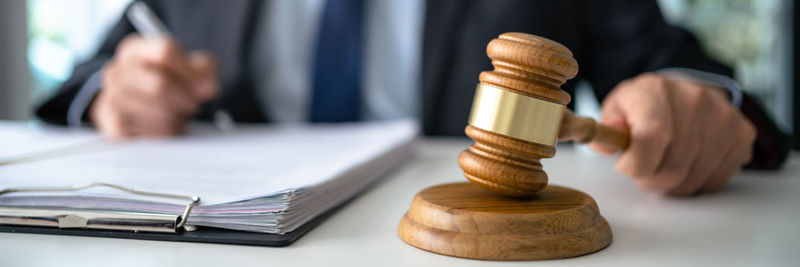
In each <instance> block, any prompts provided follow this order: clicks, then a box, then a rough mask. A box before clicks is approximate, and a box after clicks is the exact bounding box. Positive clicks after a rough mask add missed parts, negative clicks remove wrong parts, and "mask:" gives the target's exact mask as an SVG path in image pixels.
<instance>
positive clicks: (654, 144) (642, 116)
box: [608, 75, 673, 177]
mask: <svg viewBox="0 0 800 267" xmlns="http://www.w3.org/2000/svg"><path fill="white" fill-rule="evenodd" d="M651 76H652V75H651ZM645 78H646V79H640V80H639V81H637V82H633V83H630V85H628V86H627V87H622V88H619V89H623V90H625V91H621V92H620V95H619V97H618V101H614V102H612V103H609V104H611V105H616V107H610V108H609V109H608V110H610V111H612V112H619V114H612V115H611V116H619V117H622V118H623V119H624V120H625V123H626V124H627V125H629V128H630V135H631V144H630V146H629V147H628V149H627V150H626V151H625V152H624V153H622V155H621V156H620V157H619V159H618V160H617V163H616V168H617V169H618V170H620V171H621V172H623V173H626V174H628V175H630V176H632V177H649V176H652V175H653V174H654V173H655V172H656V170H657V168H658V167H659V165H660V164H661V161H662V160H663V159H664V156H665V153H666V150H667V147H668V146H669V144H670V143H671V142H672V138H673V136H672V131H673V125H672V121H673V120H672V110H671V107H670V105H669V104H667V103H666V102H667V101H665V100H666V99H667V97H668V90H666V88H665V85H664V80H663V79H657V78H654V77H645ZM623 92H624V94H623Z"/></svg>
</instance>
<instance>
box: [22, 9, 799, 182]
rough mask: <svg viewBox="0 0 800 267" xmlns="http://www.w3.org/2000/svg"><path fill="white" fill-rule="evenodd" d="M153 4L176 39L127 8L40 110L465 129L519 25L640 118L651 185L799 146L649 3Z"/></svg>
mask: <svg viewBox="0 0 800 267" xmlns="http://www.w3.org/2000/svg"><path fill="white" fill-rule="evenodd" d="M146 2H147V4H148V5H149V6H150V7H152V8H153V10H154V11H155V13H156V14H157V15H158V16H159V17H160V18H162V19H163V20H164V22H165V24H166V27H167V28H169V29H170V31H171V32H172V36H171V38H155V39H153V38H143V37H141V36H138V35H136V34H135V33H134V29H133V27H132V26H131V25H130V23H129V22H128V21H127V20H125V19H122V20H120V22H119V23H118V24H117V25H116V26H115V27H114V28H113V29H112V30H111V32H110V33H109V34H108V37H107V39H106V40H105V42H104V43H103V44H102V46H101V48H100V50H99V52H98V53H97V55H96V56H95V57H94V58H92V59H91V60H89V61H88V62H85V63H83V64H81V65H79V66H78V67H77V68H76V69H75V71H74V73H73V75H72V77H71V78H70V79H69V80H68V81H67V82H65V83H64V84H63V85H62V86H61V88H60V90H59V93H58V94H57V95H56V96H55V97H53V98H52V99H51V100H49V101H48V102H47V103H45V104H44V105H42V106H41V107H40V108H39V109H38V111H37V115H38V116H39V117H40V118H42V119H43V120H45V121H48V122H52V123H59V124H78V123H80V122H81V121H85V122H89V123H92V124H93V125H94V126H95V127H97V128H98V130H99V131H100V132H102V133H103V134H105V135H108V136H135V135H174V134H178V133H180V132H181V131H182V130H183V128H184V126H185V125H186V123H187V122H188V121H189V120H190V119H192V118H199V119H209V118H210V117H211V116H212V111H213V110H212V109H213V108H212V106H216V107H221V108H222V109H224V110H226V111H227V112H228V113H229V114H230V116H231V117H232V118H233V119H234V120H235V121H241V122H282V121H312V122H336V121H352V120H364V119H390V118H397V117H419V118H420V119H421V121H422V123H423V130H424V132H425V134H428V135H461V134H463V127H464V126H465V122H466V119H467V116H468V114H469V108H470V105H471V101H472V97H473V93H474V88H475V84H476V82H477V76H478V73H479V72H481V71H483V70H488V69H491V65H490V62H489V60H488V59H487V58H486V55H485V45H486V44H487V42H488V41H489V40H491V39H492V38H495V37H496V36H497V35H498V34H500V33H503V32H510V31H517V32H526V33H532V34H536V35H540V36H544V37H547V38H549V39H552V40H555V41H557V42H560V43H562V44H564V45H565V46H566V47H568V48H569V49H570V50H571V51H572V52H573V53H574V55H575V58H576V59H577V60H578V63H579V64H580V68H581V70H580V72H579V74H578V77H577V78H575V79H573V80H571V81H570V82H568V83H567V84H565V85H564V87H563V89H564V90H566V91H567V92H570V93H573V92H574V87H575V81H577V80H581V79H585V80H587V81H588V82H589V83H590V84H591V85H592V87H593V88H594V90H595V94H596V95H597V96H598V97H599V98H600V99H604V103H603V112H602V116H603V117H602V120H603V122H604V123H607V124H610V125H613V126H615V127H621V128H626V129H627V130H629V131H630V133H631V137H632V142H631V145H630V148H629V149H628V150H626V151H624V152H623V153H622V154H621V155H620V157H619V158H618V160H617V165H616V167H617V169H618V170H620V171H621V172H623V173H626V174H628V175H629V176H631V177H633V178H634V181H636V182H637V184H639V185H641V186H642V187H645V188H649V189H653V190H656V191H660V192H664V193H670V194H676V195H689V194H695V193H698V192H711V191H716V190H719V189H720V188H721V187H722V186H723V185H724V184H725V183H726V182H727V181H728V180H729V179H730V177H731V176H733V175H734V174H735V173H736V172H738V171H739V169H740V168H741V167H742V166H743V165H745V164H747V163H748V162H749V163H750V164H751V165H752V166H756V167H773V168H774V167H776V166H779V165H780V163H781V162H782V161H783V159H785V157H786V153H787V151H788V148H789V146H788V142H789V141H787V139H786V137H785V136H784V135H782V134H781V133H780V132H779V131H778V130H777V128H776V127H775V126H774V124H773V123H772V122H771V121H770V120H769V119H768V118H767V117H766V116H765V115H764V113H763V111H762V110H761V109H759V108H758V107H757V106H755V105H754V104H753V102H752V101H751V100H750V98H749V97H747V96H746V95H742V94H741V91H740V90H739V89H738V87H737V86H736V84H735V82H733V81H732V80H731V79H730V78H729V77H730V76H731V75H732V73H731V70H730V69H729V68H728V67H725V66H723V65H721V64H719V63H717V62H715V61H714V60H712V59H710V58H709V57H708V56H707V55H706V54H705V53H703V52H702V51H701V49H700V48H699V46H698V44H697V41H696V40H695V39H694V38H693V37H692V36H691V35H690V34H689V33H687V32H686V31H684V30H681V29H678V28H675V27H672V26H670V25H667V24H666V23H665V22H664V21H663V19H662V17H661V14H660V11H659V9H658V6H657V4H656V3H655V1H633V0H631V1H624V0H620V1H578V0H575V1H495V0H464V1H457V0H443V1H428V2H426V3H423V2H422V0H416V1H413V0H409V1H363V0H327V1H321V0H305V1H280V0H275V1H257V0H242V1H210V0H209V1H195V0H178V1H146ZM423 14H424V17H423ZM420 70H421V71H420ZM209 102H214V103H215V104H214V105H208V104H207V103H209ZM420 104H421V107H420ZM593 147H594V148H595V149H596V150H598V151H599V152H601V153H613V152H614V151H613V150H610V149H608V148H604V147H600V146H597V145H593Z"/></svg>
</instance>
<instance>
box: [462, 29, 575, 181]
mask: <svg viewBox="0 0 800 267" xmlns="http://www.w3.org/2000/svg"><path fill="white" fill-rule="evenodd" d="M486 53H487V54H488V55H489V58H491V59H492V65H494V70H491V71H484V72H482V73H481V74H480V83H479V84H478V87H477V89H476V92H475V100H474V102H473V104H472V112H471V114H470V119H469V125H468V126H467V128H466V130H465V131H466V134H467V136H469V137H470V138H472V139H473V140H475V143H474V144H473V145H472V146H470V147H469V148H468V149H467V150H464V152H462V153H461V155H459V158H458V163H459V166H461V169H462V170H464V176H466V177H467V179H469V180H470V181H471V182H472V183H474V184H477V185H479V186H481V187H483V188H485V189H488V190H490V191H494V192H497V193H500V194H503V195H509V196H529V195H532V194H534V193H536V192H537V191H539V190H542V189H544V188H545V186H547V174H546V173H545V172H544V171H543V170H542V164H541V163H540V162H539V160H540V159H541V158H549V157H553V156H554V155H555V152H556V150H555V143H556V141H557V138H558V132H559V127H560V125H561V119H562V117H563V115H564V110H565V109H566V104H567V103H569V101H570V96H569V94H567V93H566V92H564V91H562V90H561V89H560V88H559V87H560V86H561V85H562V84H564V82H566V81H567V80H568V79H571V78H573V77H575V75H576V74H577V73H578V63H577V62H576V61H575V59H574V58H573V57H572V52H570V51H569V49H567V48H566V47H564V46H563V45H561V44H559V43H556V42H554V41H551V40H549V39H546V38H542V37H539V36H535V35H530V34H525V33H504V34H501V35H500V36H499V37H498V38H496V39H494V40H492V41H491V42H489V45H488V47H487V48H486Z"/></svg>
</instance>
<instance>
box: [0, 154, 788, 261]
mask: <svg viewBox="0 0 800 267" xmlns="http://www.w3.org/2000/svg"><path fill="white" fill-rule="evenodd" d="M468 145H469V142H468V141H467V140H466V139H433V140H431V139H428V140H425V141H423V142H421V143H420V144H419V148H420V149H419V153H418V155H417V157H416V158H415V159H414V160H413V161H412V162H410V163H409V164H407V165H405V166H403V167H402V168H400V169H398V170H397V171H395V172H394V173H393V174H392V175H390V176H389V177H387V179H386V180H384V181H383V182H381V183H380V184H378V185H377V186H375V187H373V188H372V189H370V190H369V191H368V192H366V193H365V194H363V195H362V196H360V197H359V198H357V199H356V200H354V201H352V202H351V203H349V204H348V205H347V206H345V207H344V208H343V209H341V210H340V211H339V212H337V213H336V214H334V215H333V216H332V217H330V218H328V219H327V220H326V221H325V222H324V223H322V224H321V225H319V226H318V227H316V228H315V229H313V230H311V232H309V233H308V234H307V235H305V236H304V237H302V238H300V239H299V240H298V241H297V242H295V243H294V244H292V245H291V246H288V247H283V248H271V247H252V246H236V245H217V244H200V243H180V242H158V241H141V240H124V239H111V238H93V237H71V236H48V235H34V234H7V233H2V234H0V266H59V267H61V266H99V265H103V266H359V265H361V266H382V267H386V266H451V265H452V266H456V265H458V266H501V265H516V266H522V265H525V266H584V265H601V266H609V265H624V266H644V265H646V266H712V265H713V266H797V264H800V194H798V191H800V175H798V174H800V159H799V158H798V154H797V153H795V154H794V155H792V156H793V157H792V158H790V162H789V163H788V164H787V165H786V166H785V167H784V168H783V170H781V171H776V172H762V171H745V172H743V173H740V174H738V175H737V176H736V177H734V179H733V180H732V182H731V183H730V184H729V185H728V186H727V187H726V188H725V190H724V191H722V192H720V193H717V194H714V195H708V196H700V197H693V198H677V199H676V198H670V197H664V196H661V195H657V194H654V193H649V192H646V191H643V190H640V189H639V188H636V187H635V186H634V184H633V183H632V182H631V181H630V180H629V179H628V178H626V177H624V176H623V175H621V174H619V173H617V172H615V171H614V169H613V158H606V157H599V156H594V155H591V154H589V153H582V152H583V151H580V150H577V149H575V148H573V147H571V146H562V147H559V148H558V154H557V156H556V157H555V158H554V159H548V160H544V161H543V164H544V167H545V170H546V171H547V173H548V174H549V175H550V182H551V183H554V184H560V185H566V186H570V187H573V188H577V189H580V190H582V191H584V192H586V193H588V194H590V195H591V196H593V197H594V198H595V200H596V201H597V203H598V204H599V206H600V211H601V213H602V215H603V216H604V217H605V218H606V219H607V220H608V222H609V223H610V224H611V228H612V229H613V232H614V241H613V243H612V244H611V245H610V246H609V247H608V248H606V249H604V250H601V251H599V252H597V253H593V254H590V255H586V256H582V257H576V258H570V259H563V260H554V261H539V262H488V261H476V260H467V259H460V258H453V257H448V256H441V255H436V254H432V253H429V252H425V251H422V250H419V249H416V248H414V247H412V246H410V245H407V244H406V243H404V242H403V241H402V240H400V238H398V237H397V234H396V227H397V223H398V221H399V219H400V217H401V216H402V215H403V213H404V212H405V211H406V209H407V208H408V206H409V204H410V202H411V199H412V197H413V196H414V195H415V194H416V193H417V192H418V191H420V190H422V189H423V188H425V187H428V186H432V185H436V184H440V183H447V182H460V181H465V179H464V178H463V176H462V174H461V171H460V169H459V168H458V166H457V164H456V157H457V155H458V153H459V152H460V151H461V150H463V149H464V148H466V147H467V146H468Z"/></svg>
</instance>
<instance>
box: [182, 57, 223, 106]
mask: <svg viewBox="0 0 800 267" xmlns="http://www.w3.org/2000/svg"><path fill="white" fill-rule="evenodd" d="M188 61H189V67H190V68H191V69H192V73H193V77H194V86H192V93H193V94H194V96H195V98H196V99H198V100H200V101H208V100H211V99H213V98H215V97H217V95H218V94H219V78H218V74H217V62H216V60H214V57H212V56H211V55H210V54H208V53H205V52H197V51H193V52H190V53H189V54H188Z"/></svg>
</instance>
